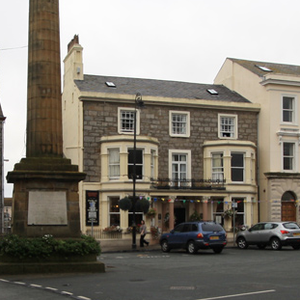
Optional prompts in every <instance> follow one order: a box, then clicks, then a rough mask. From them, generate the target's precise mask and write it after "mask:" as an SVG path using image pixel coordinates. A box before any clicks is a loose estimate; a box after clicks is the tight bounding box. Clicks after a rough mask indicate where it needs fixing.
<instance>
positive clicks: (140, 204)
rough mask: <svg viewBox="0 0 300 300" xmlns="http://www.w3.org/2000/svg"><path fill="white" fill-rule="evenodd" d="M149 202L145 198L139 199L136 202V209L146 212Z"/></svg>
mask: <svg viewBox="0 0 300 300" xmlns="http://www.w3.org/2000/svg"><path fill="white" fill-rule="evenodd" d="M149 207H150V202H149V201H148V200H147V199H146V198H142V199H139V200H138V201H137V202H136V210H137V211H142V212H143V213H144V214H146V213H147V212H148V210H149Z"/></svg>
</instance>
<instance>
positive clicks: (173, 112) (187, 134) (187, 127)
mask: <svg viewBox="0 0 300 300" xmlns="http://www.w3.org/2000/svg"><path fill="white" fill-rule="evenodd" d="M173 115H183V116H185V117H186V122H185V133H176V132H173ZM169 134H170V136H171V137H190V112H189V111H176V110H170V111H169Z"/></svg>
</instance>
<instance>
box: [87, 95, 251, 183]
mask: <svg viewBox="0 0 300 300" xmlns="http://www.w3.org/2000/svg"><path fill="white" fill-rule="evenodd" d="M83 104H84V119H83V122H84V123H83V131H84V132H83V134H84V170H83V171H84V172H85V173H87V177H86V181H89V182H99V181H100V177H101V173H100V172H101V168H100V139H101V137H103V136H110V135H117V134H118V107H126V105H123V104H119V105H118V104H112V103H107V102H105V103H103V102H94V101H93V102H88V101H84V103H83ZM127 106H128V105H127ZM129 107H132V106H129ZM170 110H178V111H189V112H190V138H174V137H170V135H169V111H170ZM219 113H226V114H236V115H238V139H239V140H246V141H251V142H253V143H255V144H257V113H255V112H241V111H224V110H217V109H216V110H213V109H203V108H199V109H197V108H184V107H170V106H152V105H151V106H150V105H147V103H146V107H145V108H144V109H142V110H141V112H140V116H141V117H140V135H145V136H151V137H155V138H157V139H158V140H159V143H160V144H159V149H158V151H159V161H158V165H159V177H161V178H168V177H169V175H168V150H169V149H188V150H191V151H192V178H193V179H201V178H202V174H203V150H202V147H201V146H202V145H203V143H204V141H207V140H218V114H219Z"/></svg>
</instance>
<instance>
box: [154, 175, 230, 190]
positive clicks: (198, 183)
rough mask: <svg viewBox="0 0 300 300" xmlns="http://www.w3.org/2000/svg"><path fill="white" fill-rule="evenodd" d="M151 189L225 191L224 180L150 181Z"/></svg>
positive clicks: (159, 179) (162, 179)
mask: <svg viewBox="0 0 300 300" xmlns="http://www.w3.org/2000/svg"><path fill="white" fill-rule="evenodd" d="M151 187H152V188H153V189H168V190H225V189H226V188H225V179H224V180H219V179H184V180H177V179H170V178H158V179H151Z"/></svg>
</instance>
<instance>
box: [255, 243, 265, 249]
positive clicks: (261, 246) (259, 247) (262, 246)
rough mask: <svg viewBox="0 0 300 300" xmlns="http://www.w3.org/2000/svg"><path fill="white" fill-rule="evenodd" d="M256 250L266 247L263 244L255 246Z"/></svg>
mask: <svg viewBox="0 0 300 300" xmlns="http://www.w3.org/2000/svg"><path fill="white" fill-rule="evenodd" d="M257 248H258V249H265V248H266V245H264V244H257Z"/></svg>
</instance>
